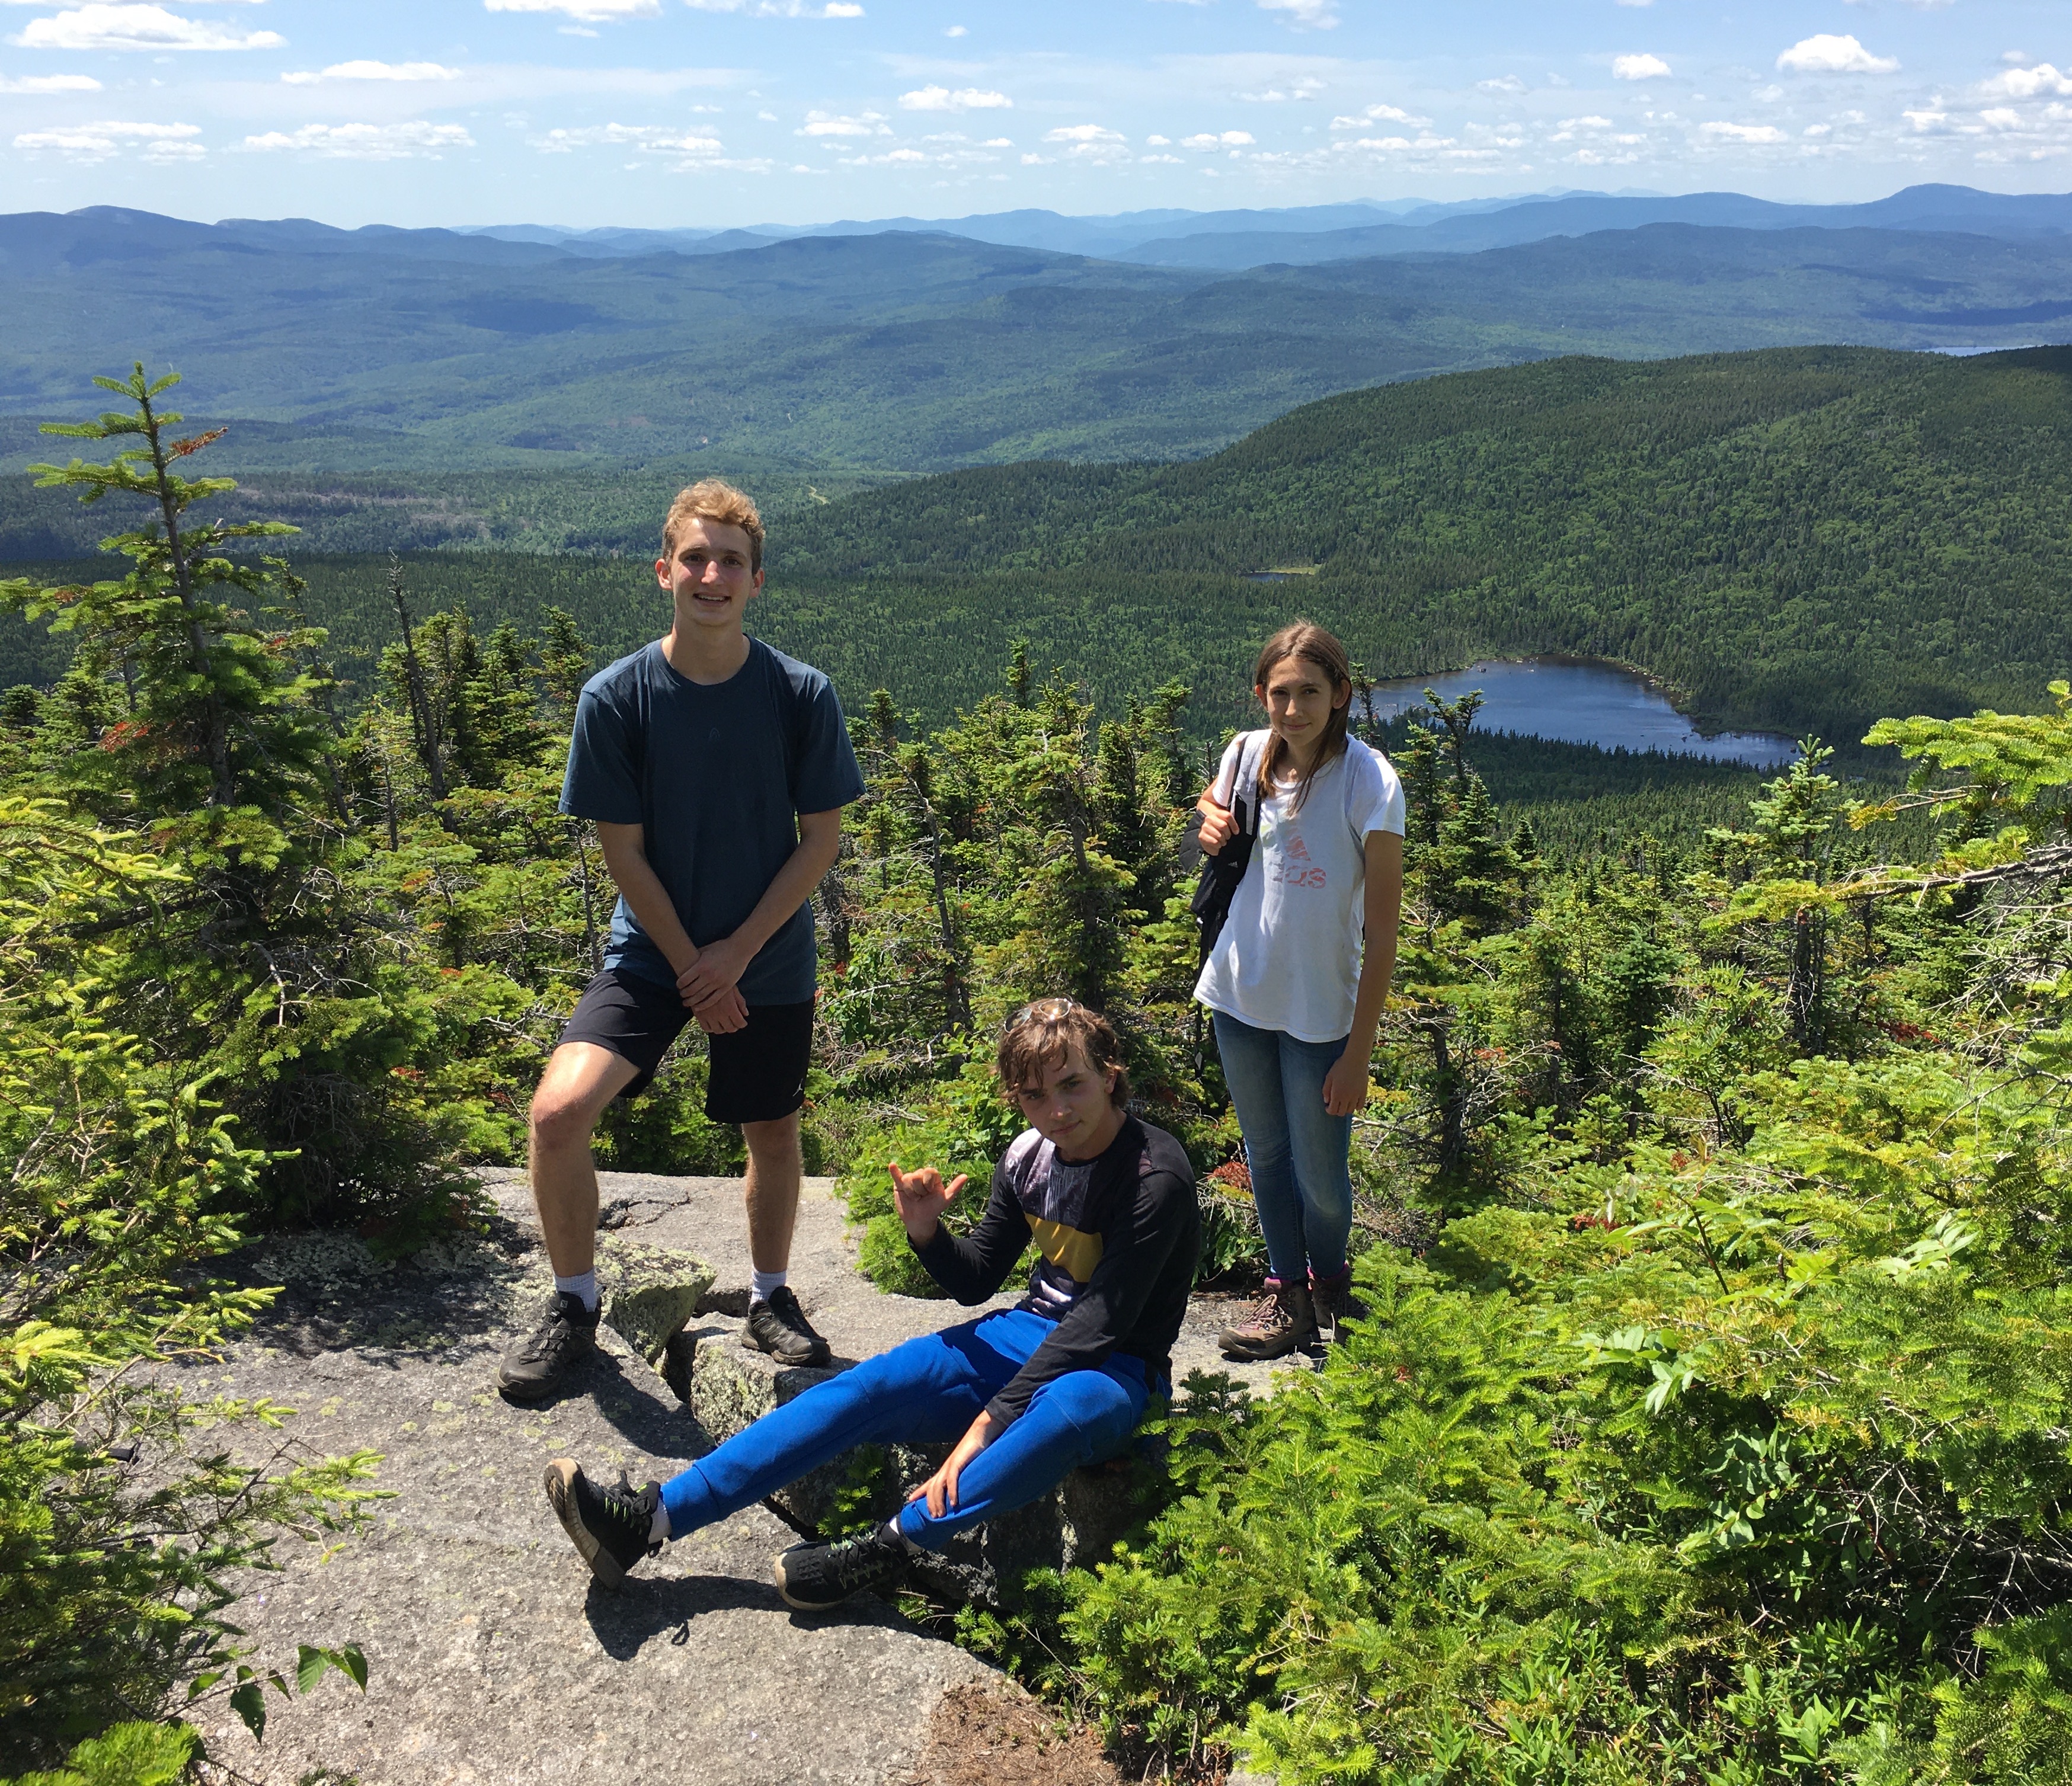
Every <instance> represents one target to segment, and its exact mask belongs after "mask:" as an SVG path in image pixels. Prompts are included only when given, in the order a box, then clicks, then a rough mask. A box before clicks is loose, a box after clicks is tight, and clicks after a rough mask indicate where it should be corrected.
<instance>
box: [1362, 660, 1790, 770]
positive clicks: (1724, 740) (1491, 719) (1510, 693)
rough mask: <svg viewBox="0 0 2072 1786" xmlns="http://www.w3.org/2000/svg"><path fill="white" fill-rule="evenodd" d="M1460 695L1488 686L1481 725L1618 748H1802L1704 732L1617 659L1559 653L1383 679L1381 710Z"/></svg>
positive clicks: (1772, 739) (1378, 697)
mask: <svg viewBox="0 0 2072 1786" xmlns="http://www.w3.org/2000/svg"><path fill="white" fill-rule="evenodd" d="M1427 688H1430V689H1433V690H1434V691H1435V692H1437V694H1438V695H1439V696H1440V698H1441V700H1458V699H1459V698H1460V697H1461V696H1462V695H1465V694H1466V693H1468V692H1470V690H1472V689H1476V688H1479V689H1480V690H1482V695H1483V700H1482V711H1481V712H1480V713H1478V715H1477V716H1476V717H1475V724H1476V725H1477V726H1478V727H1480V728H1482V729H1484V730H1486V731H1490V732H1523V733H1529V734H1530V735H1531V736H1532V737H1540V738H1554V739H1558V740H1559V741H1561V742H1562V743H1564V744H1593V745H1597V747H1598V748H1599V749H1604V750H1614V749H1618V747H1619V746H1621V745H1624V746H1625V747H1626V749H1628V750H1670V751H1679V752H1682V753H1684V754H1686V755H1688V756H1693V757H1710V758H1714V759H1716V760H1717V761H1720V762H1745V763H1753V764H1754V765H1756V766H1757V767H1759V768H1763V769H1772V768H1776V767H1778V766H1781V765H1782V764H1786V763H1789V762H1791V761H1793V759H1794V758H1796V757H1797V756H1798V754H1799V747H1798V746H1797V745H1795V744H1794V742H1793V741H1791V740H1790V738H1786V737H1780V736H1778V734H1776V733H1769V732H1720V733H1715V734H1714V735H1713V736H1712V737H1709V738H1708V737H1703V736H1701V735H1700V733H1699V731H1698V729H1697V728H1696V727H1695V726H1694V725H1692V723H1691V722H1690V721H1688V719H1686V718H1685V717H1684V716H1683V715H1682V714H1681V713H1679V712H1677V711H1676V709H1675V708H1674V707H1672V706H1671V705H1670V704H1669V702H1668V700H1667V697H1666V696H1664V695H1663V692H1662V691H1661V690H1660V689H1659V688H1656V687H1655V684H1652V683H1651V682H1649V681H1648V680H1646V678H1645V677H1643V676H1638V675H1634V673H1633V671H1630V670H1622V669H1620V668H1619V667H1618V666H1617V665H1615V664H1609V663H1574V662H1568V661H1564V660H1562V659H1554V658H1527V659H1524V660H1523V662H1519V663H1472V664H1470V665H1469V666H1468V667H1467V668H1466V669H1465V670H1449V671H1446V672H1445V674H1444V675H1436V676H1406V677H1404V678H1403V679H1402V680H1400V681H1396V682H1384V683H1380V684H1377V685H1376V687H1375V697H1374V710H1375V715H1376V716H1377V717H1380V718H1388V717H1392V716H1394V715H1396V714H1397V713H1401V712H1407V711H1408V710H1410V709H1412V708H1419V707H1422V706H1423V705H1424V691H1425V690H1426V689H1427Z"/></svg>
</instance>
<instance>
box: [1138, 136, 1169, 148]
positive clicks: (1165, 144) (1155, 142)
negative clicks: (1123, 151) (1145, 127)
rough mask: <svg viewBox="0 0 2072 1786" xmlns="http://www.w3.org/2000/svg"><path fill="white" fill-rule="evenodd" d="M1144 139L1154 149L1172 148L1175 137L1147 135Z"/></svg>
mask: <svg viewBox="0 0 2072 1786" xmlns="http://www.w3.org/2000/svg"><path fill="white" fill-rule="evenodd" d="M1144 140H1145V142H1147V143H1149V145H1150V146H1151V147H1153V149H1170V148H1171V147H1172V146H1173V139H1172V138H1170V137H1146V138H1145V139H1144Z"/></svg>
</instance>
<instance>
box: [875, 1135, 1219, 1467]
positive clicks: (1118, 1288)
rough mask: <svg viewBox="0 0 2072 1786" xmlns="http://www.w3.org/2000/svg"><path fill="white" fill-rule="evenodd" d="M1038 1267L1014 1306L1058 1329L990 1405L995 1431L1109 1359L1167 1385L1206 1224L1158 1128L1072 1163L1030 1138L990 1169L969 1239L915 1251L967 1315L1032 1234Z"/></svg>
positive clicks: (1178, 1155) (1174, 1148)
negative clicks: (1036, 1399) (1122, 1358)
mask: <svg viewBox="0 0 2072 1786" xmlns="http://www.w3.org/2000/svg"><path fill="white" fill-rule="evenodd" d="M1032 1234H1033V1235H1034V1238H1035V1241H1036V1244H1037V1246H1038V1248H1039V1249H1040V1250H1042V1254H1043V1257H1042V1260H1041V1261H1040V1262H1039V1263H1038V1265H1037V1267H1036V1269H1035V1271H1034V1272H1032V1273H1031V1274H1030V1280H1029V1294H1028V1295H1026V1296H1025V1297H1023V1298H1022V1300H1021V1302H1019V1303H1018V1304H1016V1307H1017V1308H1026V1309H1028V1310H1030V1311H1031V1312H1034V1313H1035V1314H1038V1315H1042V1316H1045V1317H1046V1318H1047V1319H1049V1320H1054V1321H1055V1322H1056V1323H1057V1326H1056V1328H1055V1329H1054V1331H1053V1332H1050V1334H1049V1335H1048V1336H1046V1338H1045V1339H1044V1341H1043V1343H1042V1345H1040V1346H1038V1348H1037V1349H1036V1351H1035V1353H1034V1355H1033V1356H1032V1357H1030V1360H1029V1361H1028V1363H1027V1364H1026V1365H1023V1366H1022V1369H1020V1370H1019V1371H1018V1372H1017V1373H1016V1374H1015V1376H1014V1378H1013V1381H1012V1382H1009V1384H1008V1385H1007V1386H1006V1387H1005V1389H1003V1390H1001V1392H1000V1393H999V1394H997V1395H996V1396H995V1397H994V1398H993V1400H992V1401H991V1402H989V1404H988V1405H987V1407H986V1412H987V1413H988V1414H990V1415H992V1417H993V1425H994V1426H995V1427H1007V1426H1009V1425H1011V1424H1013V1422H1014V1421H1015V1420H1017V1419H1019V1418H1020V1417H1021V1415H1022V1411H1023V1410H1025V1409H1026V1408H1027V1406H1029V1402H1030V1398H1032V1397H1033V1396H1034V1394H1035V1393H1036V1391H1037V1390H1039V1389H1041V1388H1042V1386H1043V1385H1044V1384H1046V1383H1047V1382H1051V1381H1052V1380H1053V1379H1054V1378H1056V1377H1062V1376H1063V1375H1064V1374H1065V1373H1067V1371H1073V1370H1098V1369H1100V1367H1101V1365H1104V1363H1106V1362H1107V1361H1108V1357H1109V1355H1110V1354H1111V1353H1116V1352H1120V1353H1124V1354H1126V1355H1128V1356H1129V1357H1136V1358H1141V1359H1142V1360H1143V1361H1144V1363H1145V1369H1146V1372H1147V1373H1148V1374H1149V1375H1150V1376H1151V1377H1154V1378H1156V1377H1165V1378H1167V1379H1169V1380H1170V1377H1171V1376H1172V1372H1173V1364H1172V1351H1173V1341H1174V1339H1175V1338H1176V1337H1177V1336H1178V1334H1179V1332H1180V1323H1181V1321H1182V1319H1183V1318H1184V1317H1185V1316H1186V1312H1187V1295H1188V1292H1189V1291H1190V1290H1192V1289H1193V1287H1194V1269H1195V1266H1196V1264H1197V1263H1198V1260H1199V1258H1200V1255H1201V1250H1202V1214H1201V1209H1200V1205H1198V1202H1197V1201H1196V1200H1195V1196H1194V1168H1193V1167H1192V1166H1191V1165H1190V1164H1188V1160H1187V1155H1186V1149H1185V1148H1182V1146H1181V1145H1180V1143H1178V1141H1176V1140H1174V1139H1173V1137H1172V1136H1171V1135H1168V1134H1167V1133H1166V1132H1165V1131H1164V1130H1163V1129H1159V1128H1153V1127H1152V1126H1151V1125H1150V1124H1149V1123H1140V1122H1138V1121H1137V1119H1136V1118H1135V1117H1129V1118H1127V1119H1124V1123H1123V1125H1122V1127H1121V1129H1120V1131H1118V1132H1117V1134H1116V1138H1115V1139H1114V1140H1112V1141H1111V1142H1110V1143H1108V1146H1107V1147H1106V1148H1104V1149H1103V1150H1102V1151H1101V1152H1100V1153H1099V1154H1098V1155H1096V1156H1095V1157H1094V1158H1093V1159H1092V1160H1087V1161H1081V1162H1070V1161H1066V1160H1060V1159H1059V1158H1058V1154H1057V1149H1056V1148H1054V1147H1053V1146H1052V1145H1051V1144H1050V1143H1049V1142H1048V1141H1046V1140H1045V1139H1043V1137H1042V1135H1039V1134H1038V1132H1037V1131H1035V1130H1034V1129H1030V1130H1027V1131H1024V1132H1023V1133H1022V1135H1020V1136H1018V1137H1017V1139H1016V1140H1015V1141H1014V1143H1013V1145H1012V1146H1011V1147H1009V1148H1008V1150H1007V1152H1006V1154H1005V1156H1004V1157H1003V1158H1002V1159H1001V1162H1000V1164H999V1165H998V1166H997V1168H994V1171H993V1193H992V1195H991V1196H990V1197H989V1198H988V1199H987V1201H986V1206H985V1214H984V1215H983V1216H981V1217H980V1218H979V1222H978V1226H976V1228H974V1229H973V1230H972V1232H971V1233H970V1234H968V1235H963V1236H959V1235H956V1234H952V1233H951V1232H950V1231H949V1230H948V1229H947V1228H943V1227H941V1226H938V1227H937V1228H936V1230H935V1234H934V1236H933V1237H932V1238H931V1239H930V1240H929V1242H928V1244H927V1246H916V1247H915V1249H914V1250H915V1254H917V1255H918V1256H919V1258H920V1261H921V1263H922V1264H923V1266H924V1267H927V1272H928V1275H930V1276H931V1277H932V1278H933V1279H935V1282H936V1283H939V1284H940V1285H941V1286H942V1287H943V1288H944V1289H945V1290H947V1291H949V1293H950V1294H951V1295H952V1296H954V1297H956V1299H957V1300H958V1301H959V1302H960V1303H963V1304H967V1305H969V1304H973V1303H980V1302H984V1301H985V1299H986V1298H987V1297H989V1296H990V1295H993V1293H994V1292H995V1291H997V1290H998V1289H999V1288H1000V1287H1001V1284H1002V1283H1005V1281H1006V1279H1007V1274H1008V1273H1009V1271H1013V1269H1014V1264H1015V1262H1016V1261H1017V1259H1019V1258H1021V1257H1022V1252H1023V1250H1024V1249H1026V1247H1027V1246H1028V1244H1029V1241H1030V1236H1031V1235H1032Z"/></svg>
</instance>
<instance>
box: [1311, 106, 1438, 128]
mask: <svg viewBox="0 0 2072 1786" xmlns="http://www.w3.org/2000/svg"><path fill="white" fill-rule="evenodd" d="M1430 122H1431V120H1430V119H1429V118H1419V117H1412V116H1411V115H1410V114H1409V113H1408V112H1406V111H1404V110H1403V109H1402V108H1401V107H1400V106H1396V105H1382V104H1381V103H1380V102H1379V101H1376V102H1375V104H1374V105H1370V106H1368V107H1367V109H1366V110H1364V111H1362V112H1355V113H1354V114H1353V115H1352V116H1351V117H1343V118H1333V119H1332V120H1331V128H1332V129H1334V130H1364V129H1367V126H1368V125H1371V124H1416V125H1425V124H1429V123H1430Z"/></svg>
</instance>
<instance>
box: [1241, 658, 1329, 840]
mask: <svg viewBox="0 0 2072 1786" xmlns="http://www.w3.org/2000/svg"><path fill="white" fill-rule="evenodd" d="M1291 657H1299V658H1300V659H1301V660H1302V661H1303V662H1304V663H1307V664H1310V665H1313V667H1315V668H1317V669H1318V670H1321V671H1323V673H1324V675H1325V676H1326V678H1327V679H1328V680H1330V684H1331V692H1332V694H1333V695H1334V696H1335V695H1336V694H1337V693H1338V690H1340V689H1341V688H1342V689H1344V690H1345V692H1346V698H1345V700H1343V701H1342V702H1340V703H1339V704H1338V705H1337V706H1335V707H1334V708H1332V709H1331V712H1330V717H1329V718H1328V719H1326V721H1324V736H1323V737H1322V739H1321V740H1320V741H1318V745H1317V753H1316V755H1315V756H1313V757H1312V758H1310V759H1309V767H1308V768H1307V769H1305V770H1303V771H1302V778H1301V780H1300V781H1299V782H1297V783H1296V784H1295V804H1294V806H1293V808H1292V809H1291V810H1292V811H1296V812H1300V811H1301V810H1302V803H1303V802H1304V801H1305V800H1306V799H1309V784H1310V782H1313V781H1314V780H1315V779H1316V778H1317V772H1318V770H1320V769H1322V768H1323V767H1324V766H1325V765H1326V763H1329V762H1332V761H1334V759H1335V758H1339V757H1342V756H1343V755H1344V754H1345V753H1346V721H1347V720H1348V718H1349V717H1350V714H1351V712H1352V705H1353V703H1352V692H1353V667H1352V660H1351V659H1350V658H1348V657H1347V656H1346V648H1345V647H1344V646H1342V645H1341V644H1340V643H1338V640H1337V638H1334V636H1333V635H1332V634H1330V633H1327V632H1326V631H1325V630H1324V629H1323V628H1322V626H1318V625H1316V624H1315V623H1314V622H1312V621H1308V620H1294V621H1290V622H1289V623H1288V624H1287V625H1286V626H1283V627H1282V628H1281V630H1280V631H1279V632H1277V633H1276V634H1274V635H1273V636H1272V638H1269V639H1268V640H1267V642H1266V644H1265V647H1264V649H1262V650H1261V651H1260V654H1259V661H1258V663H1255V664H1254V665H1253V666H1252V692H1254V693H1255V694H1257V695H1259V696H1260V699H1261V700H1264V698H1265V696H1264V689H1265V688H1266V679H1267V678H1268V676H1270V675H1272V674H1273V671H1274V667H1275V666H1276V664H1278V663H1281V661H1282V659H1285V658H1291ZM1286 748H1287V741H1285V739H1284V738H1282V737H1281V735H1280V733H1277V732H1276V733H1272V734H1271V736H1270V737H1269V738H1268V743H1267V746H1266V749H1264V750H1263V751H1262V752H1260V758H1259V798H1260V799H1262V800H1270V799H1272V797H1273V793H1274V778H1275V776H1276V774H1278V773H1279V770H1280V766H1281V753H1282V751H1283V750H1285V749H1286Z"/></svg>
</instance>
